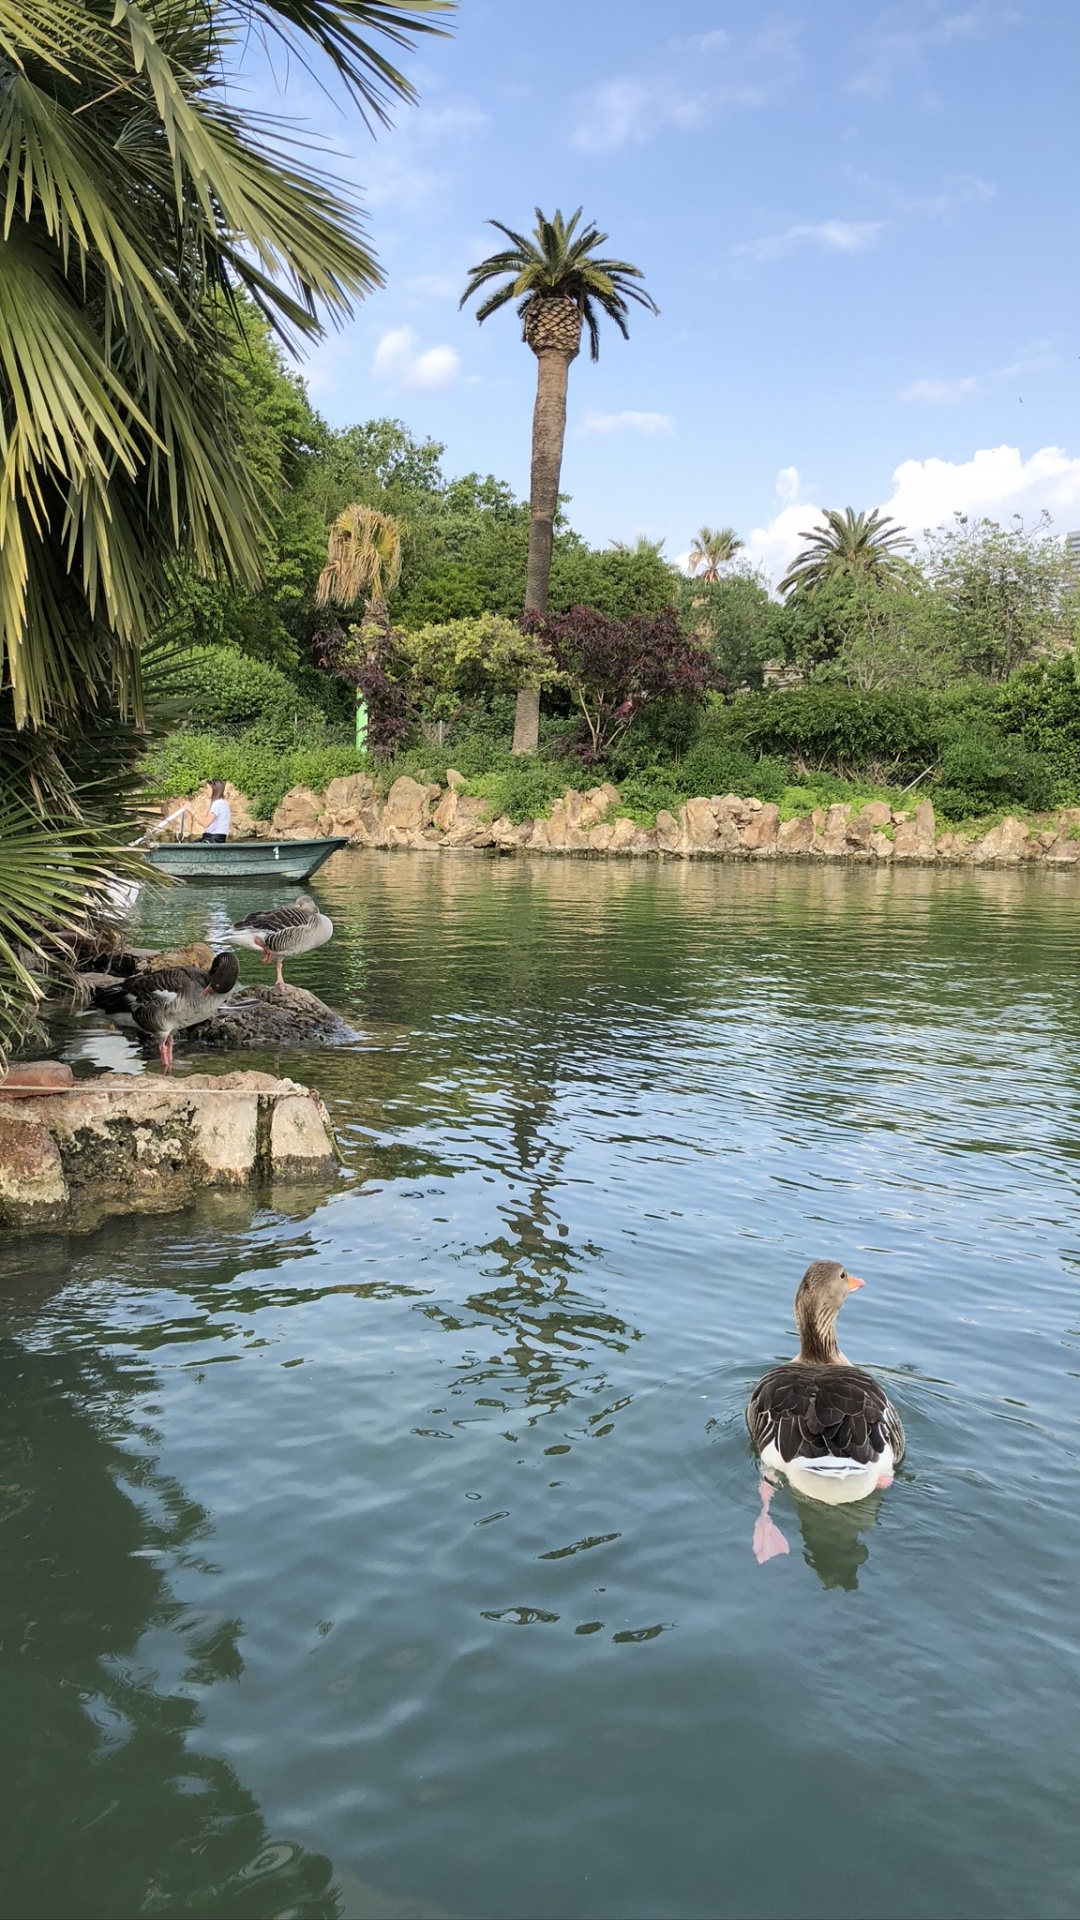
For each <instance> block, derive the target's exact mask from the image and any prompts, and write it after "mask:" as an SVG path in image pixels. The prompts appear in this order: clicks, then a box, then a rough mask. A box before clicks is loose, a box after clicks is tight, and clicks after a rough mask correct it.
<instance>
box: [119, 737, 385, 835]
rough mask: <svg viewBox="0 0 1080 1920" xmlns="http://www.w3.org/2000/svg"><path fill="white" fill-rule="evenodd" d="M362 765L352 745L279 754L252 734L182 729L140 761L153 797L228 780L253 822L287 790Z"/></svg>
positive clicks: (319, 782) (314, 783) (355, 770)
mask: <svg viewBox="0 0 1080 1920" xmlns="http://www.w3.org/2000/svg"><path fill="white" fill-rule="evenodd" d="M365 765H366V762H365V760H364V758H363V756H362V755H360V754H357V753H356V752H355V750H354V749H353V748H351V747H335V746H329V747H299V748H293V749H291V750H290V751H287V752H284V753H283V752H281V751H280V749H278V748H276V747H271V746H267V744H266V742H265V741H264V740H260V739H258V738H256V736H255V735H254V734H253V733H250V732H249V733H247V734H241V735H240V737H239V738H229V737H228V736H227V735H223V734H214V733H195V732H189V731H187V730H184V731H183V732H180V733H173V734H170V735H169V737H168V739H167V740H165V741H163V742H162V743H161V745H160V746H156V747H154V748H153V749H152V750H151V752H150V753H149V754H148V755H147V758H146V762H145V786H146V791H147V793H148V794H149V795H151V796H152V797H153V798H160V799H167V798H169V797H171V796H172V795H173V794H180V793H192V792H193V791H194V790H195V788H196V787H200V786H201V785H202V784H203V782H204V781H206V780H228V781H230V782H231V783H232V785H233V786H234V787H238V788H239V789H240V791H241V793H244V794H246V795H247V797H248V800H249V801H250V802H251V809H252V812H253V813H254V815H255V817H256V819H266V818H268V817H269V815H270V814H272V813H273V811H274V808H275V807H276V806H277V804H278V801H279V800H280V799H281V797H282V795H283V794H286V793H288V791H289V789H290V787H300V786H304V787H314V788H315V790H316V791H320V790H321V789H322V788H324V787H325V786H326V785H327V783H328V781H330V780H336V779H339V778H340V777H341V776H342V775H344V774H348V773H359V772H361V771H363V769H364V767H365Z"/></svg>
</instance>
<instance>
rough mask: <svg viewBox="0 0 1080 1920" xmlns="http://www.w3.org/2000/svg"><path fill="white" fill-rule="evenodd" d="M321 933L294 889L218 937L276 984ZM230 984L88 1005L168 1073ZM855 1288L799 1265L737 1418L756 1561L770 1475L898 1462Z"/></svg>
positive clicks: (852, 1280)
mask: <svg viewBox="0 0 1080 1920" xmlns="http://www.w3.org/2000/svg"><path fill="white" fill-rule="evenodd" d="M333 931H334V927H333V922H332V921H331V920H330V919H328V917H327V915H326V914H325V913H322V912H321V911H320V909H319V908H318V906H317V905H316V903H315V901H314V900H312V899H310V898H309V897H308V896H307V895H306V894H302V895H301V897H300V898H299V900H297V901H296V902H295V903H294V904H293V905H292V906H288V907H267V908H264V909H262V910H261V911H260V912H258V913H249V914H248V915H247V917H246V919H244V920H238V921H237V922H236V924H235V925H234V926H230V927H229V928H227V929H226V930H225V932H224V934H223V936H222V937H223V939H224V940H225V941H226V942H227V943H228V945H229V946H230V947H246V948H248V949H250V950H251V951H252V952H255V953H258V954H259V955H260V956H261V958H262V961H263V964H264V966H270V965H272V964H273V965H275V966H276V969H277V971H276V974H275V984H276V985H277V986H279V987H280V986H281V985H282V983H283V973H282V963H283V961H284V960H285V959H286V958H293V957H295V956H296V955H298V954H303V953H311V952H313V951H314V949H315V948H316V947H321V946H324V945H325V943H326V941H327V940H329V939H330V936H331V934H332V933H333ZM238 979H239V966H238V963H237V959H236V955H235V953H232V952H226V953H219V954H218V955H217V956H216V958H215V959H214V962H213V965H212V966H211V967H210V968H209V969H206V970H204V969H202V968H200V967H166V968H162V969H161V970H160V971H158V972H150V973H141V974H136V975H134V976H133V977H132V978H131V979H128V980H123V981H119V982H117V983H116V984H115V985H110V986H99V987H97V988H96V989H95V991H94V995H93V999H92V1002H91V1004H92V1005H93V1006H95V1007H97V1008H99V1009H100V1010H101V1011H102V1012H104V1013H106V1014H108V1015H109V1016H110V1017H111V1018H112V1019H113V1020H114V1021H115V1022H116V1023H117V1024H118V1025H128V1026H131V1027H133V1028H134V1030H135V1031H136V1032H137V1033H138V1034H139V1035H140V1036H141V1037H142V1038H143V1039H145V1040H148V1041H152V1042H153V1043H154V1044H155V1045H156V1046H157V1049H158V1054H159V1057H160V1060H161V1065H162V1070H163V1071H164V1072H165V1073H171V1071H172V1057H173V1038H174V1035H175V1034H177V1033H178V1032H179V1031H180V1030H181V1029H182V1028H184V1027H193V1026H197V1025H199V1024H200V1023H201V1022H202V1021H204V1020H209V1019H211V1018H212V1017H213V1015H214V1014H215V1013H217V1011H218V1010H219V1008H220V1007H222V1006H223V1005H224V1004H225V1002H226V1001H227V1000H228V998H229V996H230V994H231V993H232V991H233V989H234V987H235V986H236V984H237V981H238ZM863 1284H864V1283H863V1281H862V1280H859V1279H857V1278H856V1276H855V1275H854V1274H851V1273H849V1272H848V1271H847V1269H846V1268H845V1267H843V1266H841V1265H840V1263H839V1261H836V1260H815V1261H814V1262H813V1264H812V1266H809V1267H807V1269H806V1272H805V1273H804V1274H803V1277H802V1280H801V1282H800V1284H799V1290H798V1292H797V1294H796V1296H795V1324H796V1327H797V1329H798V1334H799V1351H798V1353H797V1354H796V1355H795V1357H794V1359H792V1360H788V1361H784V1362H783V1363H782V1364H781V1365H780V1366H778V1367H772V1368H771V1369H770V1371H769V1372H768V1373H767V1374H766V1375H765V1376H764V1378H763V1379H762V1380H759V1382H758V1384H757V1386H756V1387H755V1388H754V1391H753V1393H752V1395H751V1397H750V1404H749V1406H748V1407H747V1409H746V1424H747V1427H748V1428H749V1431H750V1440H751V1443H752V1445H753V1448H754V1452H755V1454H756V1455H757V1458H758V1461H759V1463H760V1466H761V1481H760V1485H759V1493H760V1497H761V1511H760V1513H759V1515H758V1519H757V1524H756V1526H755V1528H754V1540H753V1547H754V1555H755V1558H756V1559H757V1561H758V1563H759V1565H762V1564H764V1562H765V1561H767V1560H771V1559H773V1558H774V1557H775V1556H776V1555H778V1554H785V1553H787V1552H788V1543H787V1541H786V1540H785V1538H784V1536H783V1534H782V1533H781V1532H780V1530H779V1528H778V1527H777V1525H776V1523H775V1521H774V1520H773V1519H772V1517H771V1515H770V1512H769V1506H770V1503H771V1501H772V1498H773V1495H774V1494H775V1492H776V1490H777V1487H778V1485H779V1484H780V1482H781V1481H782V1480H783V1481H786V1482H787V1484H788V1485H789V1486H790V1487H791V1488H792V1490H793V1491H794V1492H796V1493H798V1494H800V1495H801V1496H802V1497H803V1498H804V1499H809V1500H813V1501H815V1502H819V1503H822V1504H824V1505H828V1506H841V1505H848V1504H850V1503H853V1502H855V1501H859V1500H865V1499H866V1498H867V1497H868V1496H869V1495H870V1494H871V1493H873V1492H874V1491H875V1490H876V1489H877V1488H879V1487H888V1486H890V1485H891V1484H892V1479H893V1474H894V1471H895V1469H896V1468H897V1467H898V1466H899V1464H900V1462H901V1460H902V1459H903V1457H904V1429H903V1426H902V1425H901V1422H900V1416H899V1414H898V1413H897V1411H896V1408H895V1407H894V1406H893V1405H892V1402H891V1401H890V1400H889V1398H888V1396H887V1395H886V1393H885V1392H884V1390H883V1389H882V1388H881V1387H880V1386H879V1385H878V1382H877V1381H876V1380H875V1379H874V1378H873V1376H872V1375H871V1374H869V1373H864V1372H863V1371H862V1369H861V1367H853V1366H852V1364H851V1362H850V1361H849V1360H848V1359H847V1358H846V1357H845V1355H844V1354H843V1353H841V1351H840V1348H839V1347H838V1345H837V1341H836V1321H837V1316H838V1315H839V1312H840V1309H841V1307H842V1306H843V1304H844V1302H845V1300H846V1299H847V1298H848V1296H849V1295H850V1294H852V1293H854V1292H856V1291H857V1289H858V1288H860V1287H861V1286H862V1285H863Z"/></svg>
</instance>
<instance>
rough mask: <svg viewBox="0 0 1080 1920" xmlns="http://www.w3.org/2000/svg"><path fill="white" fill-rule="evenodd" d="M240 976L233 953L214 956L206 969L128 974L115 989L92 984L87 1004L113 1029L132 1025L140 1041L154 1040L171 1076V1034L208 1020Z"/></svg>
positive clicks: (163, 1064)
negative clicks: (140, 1038) (114, 1023)
mask: <svg viewBox="0 0 1080 1920" xmlns="http://www.w3.org/2000/svg"><path fill="white" fill-rule="evenodd" d="M239 974H240V966H239V963H238V961H237V958H236V955H235V953H219V954H216V955H215V957H214V962H213V965H212V966H211V967H210V968H209V969H206V968H203V967H158V968H154V969H151V971H150V972H149V973H135V974H132V975H131V976H130V977H129V978H128V979H126V980H119V981H117V983H116V985H115V986H105V985H100V986H97V987H95V988H94V991H93V994H92V996H91V1000H90V1005H91V1007H95V1008H97V1010H98V1011H99V1012H101V1013H107V1014H108V1016H109V1018H110V1019H111V1020H114V1021H115V1022H116V1023H117V1025H118V1026H129V1027H134V1029H135V1031H136V1033H138V1034H139V1035H140V1036H141V1037H142V1039H144V1040H151V1041H153V1043H154V1045H155V1046H156V1047H157V1050H158V1057H159V1059H160V1061H161V1066H162V1071H163V1072H165V1073H171V1072H172V1062H173V1035H174V1034H176V1033H179V1031H180V1030H181V1028H183V1027H198V1026H201V1025H202V1022H203V1021H204V1020H211V1019H213V1016H214V1015H215V1013H217V1011H218V1009H219V1008H220V1007H221V1006H223V1005H224V1003H225V1001H226V1000H227V999H228V997H229V995H230V993H231V992H232V990H233V988H234V987H235V985H236V982H237V979H238V978H239Z"/></svg>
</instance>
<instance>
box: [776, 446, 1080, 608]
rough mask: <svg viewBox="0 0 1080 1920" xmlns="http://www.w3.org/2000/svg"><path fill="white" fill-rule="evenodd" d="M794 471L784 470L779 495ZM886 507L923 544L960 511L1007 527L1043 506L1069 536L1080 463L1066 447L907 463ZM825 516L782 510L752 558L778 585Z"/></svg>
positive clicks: (808, 508) (1078, 497)
mask: <svg viewBox="0 0 1080 1920" xmlns="http://www.w3.org/2000/svg"><path fill="white" fill-rule="evenodd" d="M792 472H794V469H793V468H782V469H781V473H780V475H778V477H777V484H778V490H779V483H780V480H781V479H782V478H783V477H784V476H786V475H787V474H790V473H792ZM845 504H846V503H845ZM880 504H881V510H882V512H883V513H887V514H891V515H892V517H893V519H894V520H896V521H898V522H899V524H900V525H901V526H902V527H906V528H907V529H908V531H909V532H910V533H912V534H913V535H914V536H915V537H916V539H918V538H920V537H921V535H922V534H923V533H924V532H925V531H926V529H927V528H928V527H939V526H941V525H942V524H943V523H947V522H949V521H951V519H952V517H953V515H954V514H956V513H966V514H967V515H968V516H969V517H970V518H972V519H975V518H985V519H989V520H1000V521H1002V522H1005V523H1007V522H1008V521H1009V520H1011V518H1012V516H1013V514H1020V515H1021V516H1022V517H1023V518H1024V519H1025V520H1027V521H1029V522H1030V521H1032V520H1034V519H1035V518H1036V517H1037V516H1038V514H1040V513H1041V512H1042V511H1043V510H1044V508H1045V510H1046V511H1047V512H1048V513H1049V515H1050V517H1051V520H1052V522H1053V523H1054V526H1055V528H1056V530H1057V532H1058V533H1066V532H1068V531H1069V530H1070V529H1072V528H1074V527H1080V458H1074V457H1072V456H1071V455H1069V454H1067V453H1066V452H1065V451H1064V449H1063V448H1062V447H1042V448H1040V450H1039V452H1038V453H1033V454H1031V455H1030V457H1029V458H1028V459H1027V460H1025V459H1024V458H1023V457H1022V455H1021V453H1020V449H1019V447H983V448H981V449H980V450H979V451H978V452H977V453H974V454H972V456H971V459H970V460H937V459H933V458H930V459H928V460H903V461H901V463H900V465H899V466H898V467H897V468H896V470H895V472H894V473H893V491H892V493H891V495H890V496H889V498H888V499H887V500H885V501H882V502H881V503H880ZM821 517H822V510H821V508H820V507H819V506H815V505H812V504H811V503H810V502H805V503H804V504H803V505H802V506H798V505H794V504H792V505H785V506H783V507H782V508H781V509H780V512H779V513H778V514H777V515H776V517H775V519H773V520H770V521H769V522H768V524H767V525H766V526H764V527H755V528H754V530H753V532H752V533H751V534H750V537H749V539H748V540H747V542H746V549H745V557H746V558H747V560H749V561H750V562H751V563H752V564H753V565H754V566H760V567H763V568H764V570H765V572H766V573H767V574H769V575H770V576H771V577H772V578H773V579H775V580H778V579H779V578H780V576H781V575H782V574H783V573H784V572H786V570H787V568H788V567H789V566H790V564H791V562H792V560H794V558H795V555H796V554H797V553H798V551H799V549H800V547H801V546H802V544H803V537H802V536H803V534H804V533H805V532H806V531H807V529H809V528H812V527H814V526H815V525H817V524H820V521H821Z"/></svg>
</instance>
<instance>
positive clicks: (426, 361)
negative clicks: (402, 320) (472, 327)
mask: <svg viewBox="0 0 1080 1920" xmlns="http://www.w3.org/2000/svg"><path fill="white" fill-rule="evenodd" d="M371 370H372V372H373V374H374V375H375V378H376V379H377V380H384V381H386V383H387V385H389V386H392V387H396V388H397V389H398V391H399V392H402V393H438V392H441V391H442V390H443V389H444V388H446V387H452V386H455V385H456V384H457V380H458V376H459V374H460V372H461V358H460V355H459V354H457V353H456V352H455V351H454V348H453V347H426V348H424V349H422V350H421V349H420V346H419V342H418V340H417V337H416V334H415V333H414V331H413V329H412V327H391V328H389V329H388V331H387V332H386V333H384V334H383V336H382V338H381V340H380V341H379V344H378V346H377V347H376V349H375V357H374V359H373V361H372V363H371Z"/></svg>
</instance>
